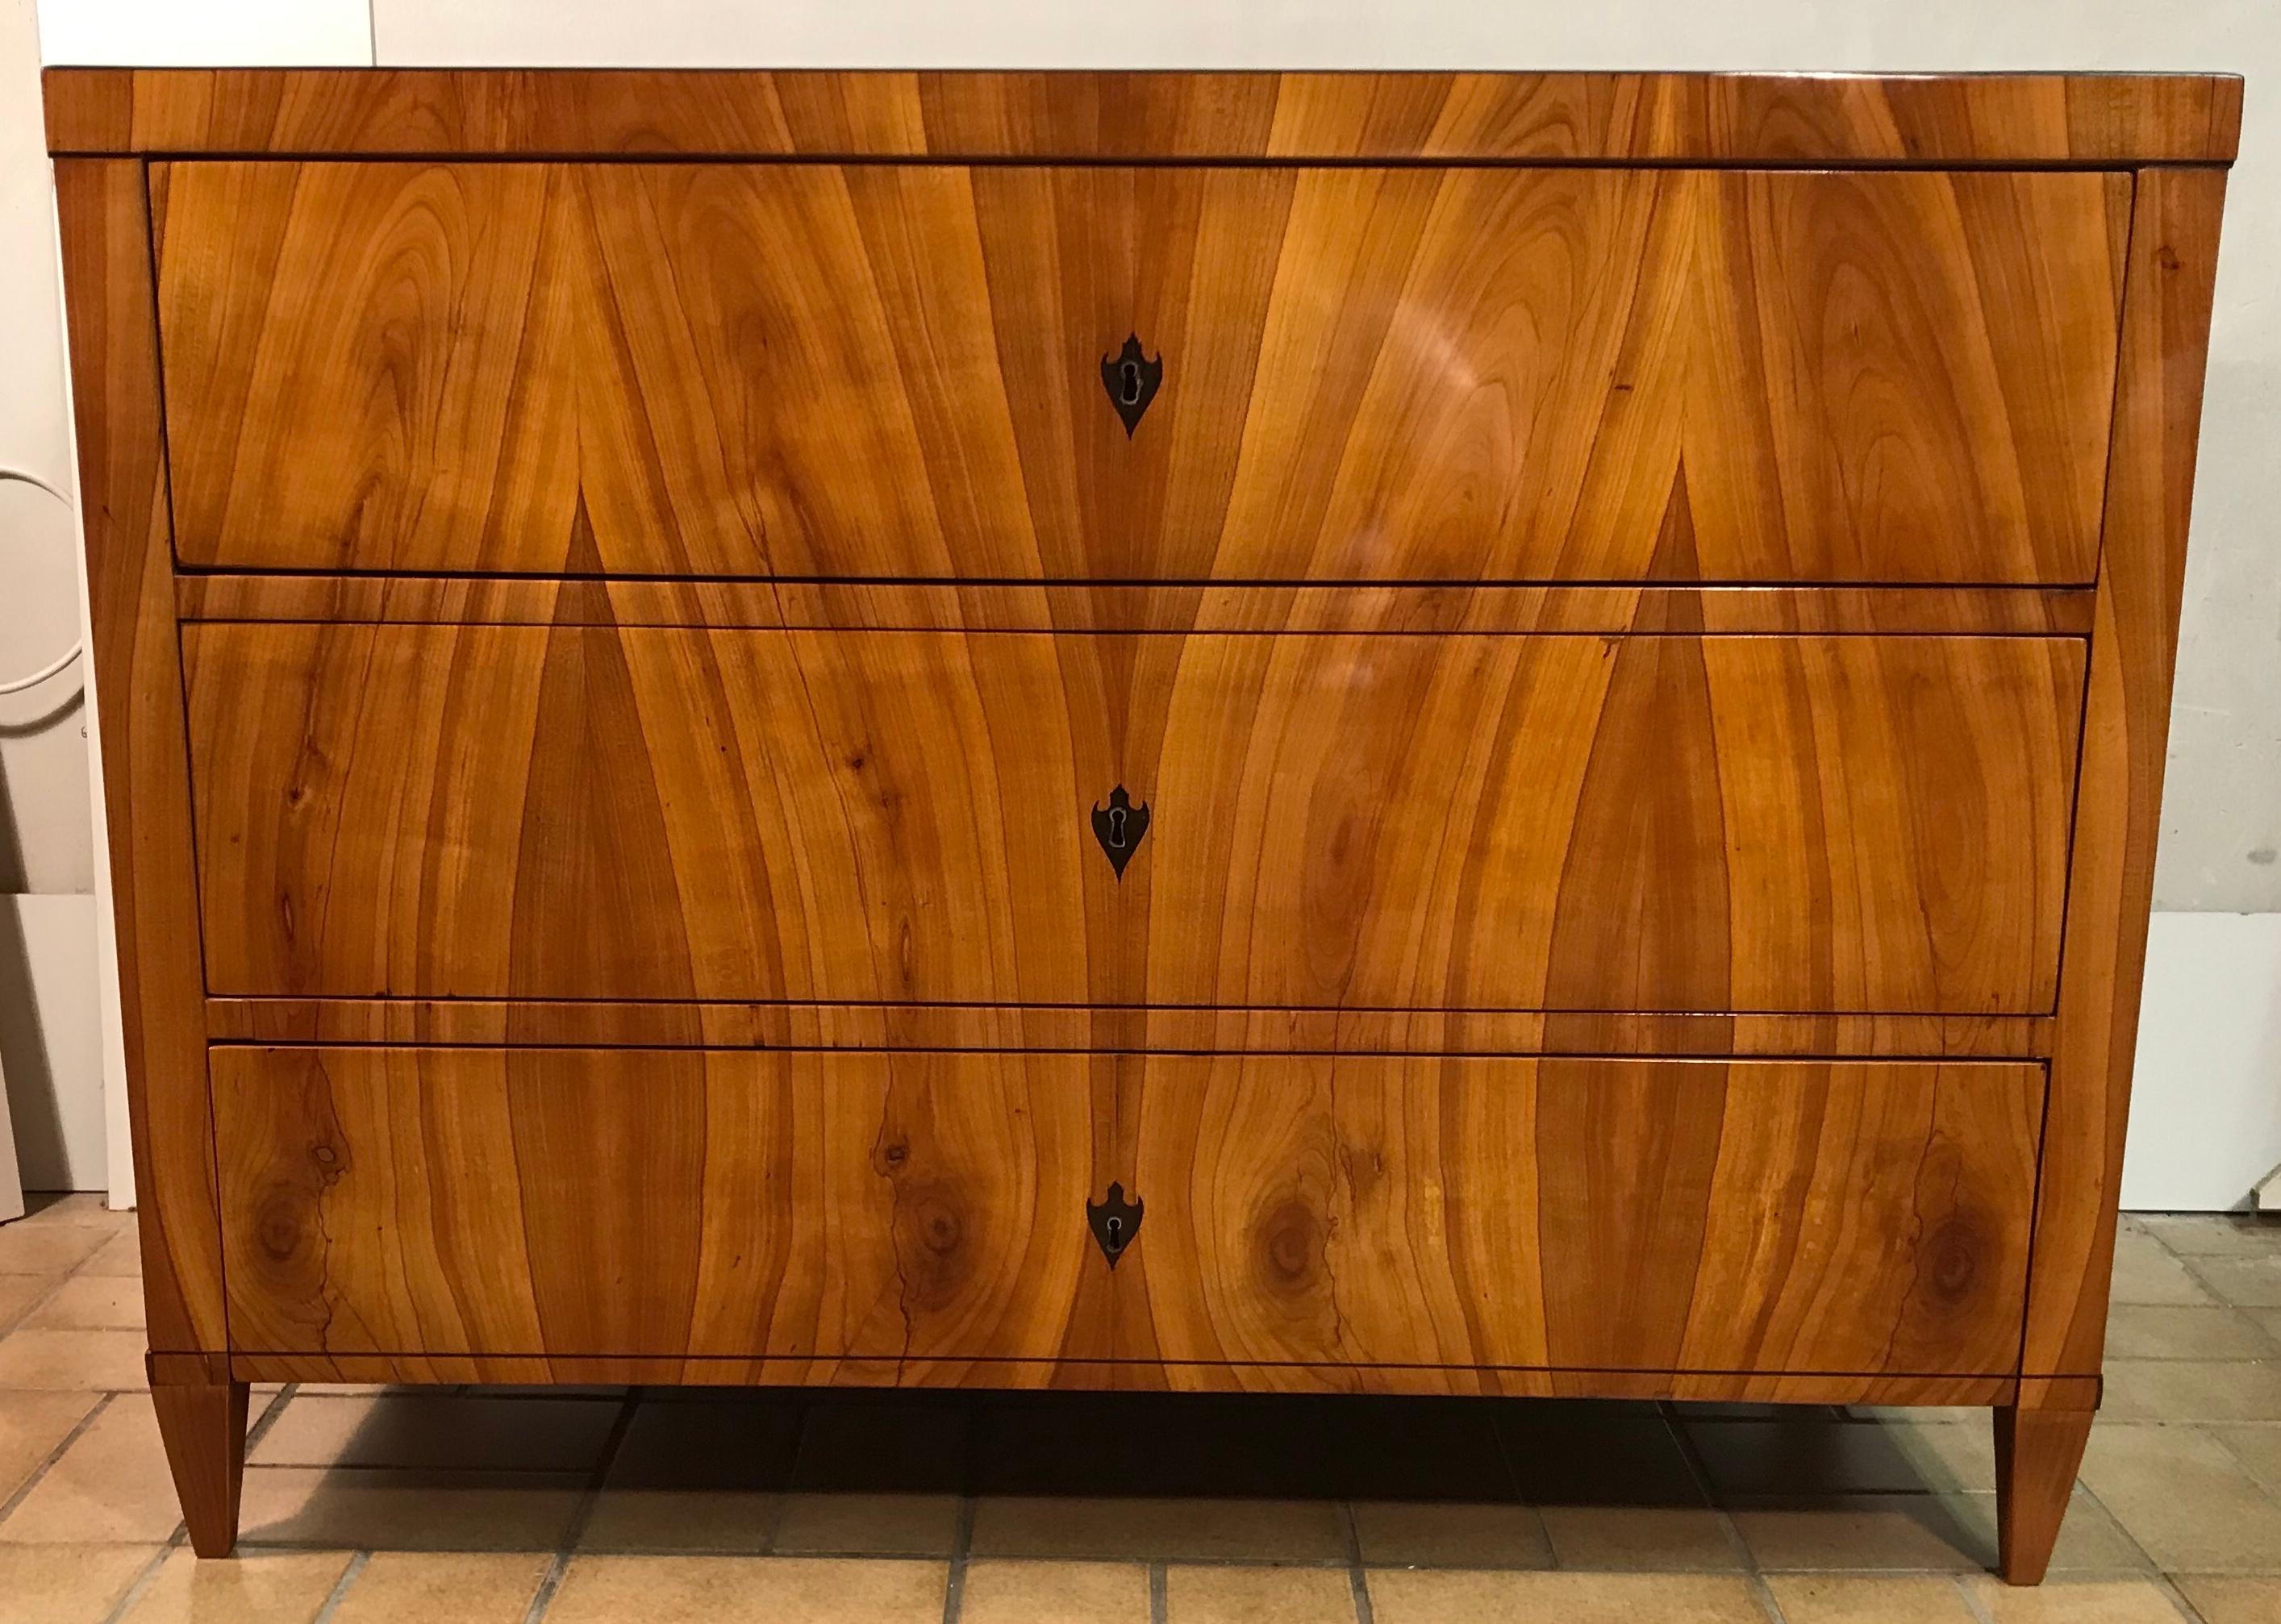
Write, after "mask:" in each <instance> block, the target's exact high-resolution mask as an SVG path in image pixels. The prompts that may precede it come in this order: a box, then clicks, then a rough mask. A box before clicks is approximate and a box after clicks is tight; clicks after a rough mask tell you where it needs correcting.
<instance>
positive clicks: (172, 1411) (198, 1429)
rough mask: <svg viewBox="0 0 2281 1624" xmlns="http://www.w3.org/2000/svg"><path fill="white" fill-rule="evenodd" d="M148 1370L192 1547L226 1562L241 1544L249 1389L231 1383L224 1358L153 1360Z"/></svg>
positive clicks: (161, 1357) (170, 1355) (169, 1356)
mask: <svg viewBox="0 0 2281 1624" xmlns="http://www.w3.org/2000/svg"><path fill="white" fill-rule="evenodd" d="M147 1367H148V1369H149V1370H150V1373H151V1405H152V1407H153V1408H155V1409H156V1410H157V1411H158V1412H159V1437H160V1439H162V1440H163V1441H164V1442H165V1443H166V1465H167V1466H168V1467H169V1468H170V1469H171V1470H172V1471H173V1473H174V1494H175V1497H177V1498H179V1499H180V1500H181V1501H182V1521H183V1523H184V1524H185V1525H186V1526H187V1527H188V1528H189V1534H190V1548H191V1549H192V1550H193V1551H197V1553H198V1554H199V1555H200V1556H202V1557H226V1556H228V1554H229V1553H230V1551H231V1549H232V1547H234V1546H235V1545H236V1543H237V1497H238V1490H239V1488H240V1487H241V1486H242V1485H243V1484H244V1481H245V1396H246V1391H247V1389H246V1384H245V1383H244V1382H233V1381H232V1380H230V1378H229V1374H228V1373H229V1362H228V1358H227V1356H225V1355H222V1354H196V1353H154V1354H152V1355H151V1356H150V1358H149V1360H148V1361H147Z"/></svg>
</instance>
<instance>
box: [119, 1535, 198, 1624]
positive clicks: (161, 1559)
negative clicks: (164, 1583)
mask: <svg viewBox="0 0 2281 1624" xmlns="http://www.w3.org/2000/svg"><path fill="white" fill-rule="evenodd" d="M188 1536H189V1529H187V1528H184V1527H183V1526H182V1524H180V1523H176V1524H175V1525H174V1533H173V1534H172V1535H169V1536H168V1537H167V1540H166V1543H165V1544H163V1545H161V1546H159V1549H158V1550H157V1551H155V1552H153V1553H152V1555H151V1559H150V1560H149V1561H148V1562H145V1563H144V1564H143V1571H142V1572H140V1573H138V1574H135V1582H134V1583H132V1584H130V1585H128V1587H127V1592H126V1594H125V1595H123V1596H121V1597H120V1598H119V1600H118V1602H117V1603H116V1604H115V1605H113V1606H112V1609H111V1611H110V1612H106V1613H104V1615H103V1624H118V1621H119V1620H120V1619H123V1618H125V1617H126V1616H127V1615H128V1612H130V1611H131V1610H133V1609H134V1608H135V1606H136V1605H139V1604H140V1603H141V1602H142V1600H143V1597H145V1596H147V1595H148V1594H150V1590H151V1586H152V1585H154V1584H156V1583H158V1582H159V1569H160V1568H162V1567H164V1566H166V1564H167V1562H168V1561H169V1560H171V1559H173V1557H174V1552H176V1551H180V1550H181V1549H182V1542H183V1540H184V1539H186V1538H187V1537H188Z"/></svg>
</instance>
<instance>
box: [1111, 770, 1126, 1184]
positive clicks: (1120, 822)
mask: <svg viewBox="0 0 2281 1624" xmlns="http://www.w3.org/2000/svg"><path fill="white" fill-rule="evenodd" d="M1126 815H1127V814H1126V812H1125V809H1124V808H1123V807H1121V806H1113V807H1111V808H1110V811H1109V843H1110V845H1112V846H1114V847H1116V848H1117V850H1119V851H1122V850H1125V817H1126ZM1109 1221H1110V1223H1115V1222H1116V1221H1117V1220H1115V1219H1113V1218H1112V1219H1110V1220H1109Z"/></svg>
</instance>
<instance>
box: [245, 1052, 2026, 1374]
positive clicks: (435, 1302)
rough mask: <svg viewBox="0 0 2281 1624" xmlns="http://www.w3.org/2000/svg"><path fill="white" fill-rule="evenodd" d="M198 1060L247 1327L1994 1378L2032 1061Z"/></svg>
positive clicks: (2008, 1359) (327, 1342)
mask: <svg viewBox="0 0 2281 1624" xmlns="http://www.w3.org/2000/svg"><path fill="white" fill-rule="evenodd" d="M213 1087H214V1101H215V1109H216V1127H217V1132H218V1135H219V1143H220V1174H221V1183H222V1191H221V1205H222V1224H223V1234H224V1239H225V1250H226V1262H227V1274H228V1286H229V1311H230V1337H231V1342H232V1344H233V1346H235V1347H236V1348H238V1349H240V1350H242V1351H261V1352H289V1353H318V1352H322V1353H332V1354H349V1353H360V1352H382V1353H432V1354H440V1353H458V1352H480V1353H495V1354H557V1355H569V1354H645V1355H683V1354H687V1355H692V1356H699V1357H724V1358H746V1357H754V1356H757V1355H762V1354H767V1355H771V1356H777V1357H784V1358H815V1359H818V1360H835V1359H844V1358H853V1359H874V1360H897V1361H916V1362H917V1363H916V1364H915V1365H913V1366H910V1367H909V1368H908V1369H907V1370H906V1371H905V1373H904V1374H903V1376H902V1378H901V1379H904V1380H908V1381H916V1382H928V1381H947V1382H955V1381H957V1380H959V1379H960V1373H959V1370H958V1368H957V1366H958V1362H960V1361H965V1360H977V1359H1002V1360H1017V1361H1034V1362H1035V1363H1034V1364H1032V1366H1029V1367H1028V1368H1027V1369H1026V1371H1023V1370H1016V1371H1015V1372H1013V1373H1012V1374H1011V1377H1010V1379H1013V1380H1017V1381H1022V1380H1031V1381H1036V1382H1045V1381H1047V1380H1048V1379H1050V1376H1051V1362H1052V1361H1055V1360H1057V1359H1102V1358H1127V1359H1146V1360H1150V1361H1156V1360H1162V1361H1166V1362H1168V1363H1169V1364H1171V1366H1174V1368H1173V1369H1171V1371H1169V1372H1168V1373H1167V1379H1168V1380H1170V1381H1171V1382H1174V1383H1179V1382H1181V1380H1182V1377H1181V1375H1180V1374H1179V1369H1178V1366H1181V1365H1197V1366H1230V1365H1233V1366H1257V1367H1271V1366H1443V1367H1449V1366H1510V1367H1538V1368H1545V1367H1550V1368H1574V1369H1609V1370H1623V1369H1635V1370H1673V1371H1690V1370H1699V1371H1815V1372H1827V1373H1887V1372H1890V1373H1893V1374H1982V1375H1993V1374H2003V1373H2005V1372H2007V1371H2010V1370H2013V1369H2014V1368H2015V1367H2016V1364H2017V1358H2018V1352H2019V1328H2020V1312H2021V1307H2022V1289H2023V1282H2024V1280H2025V1277H2026V1267H2027V1239H2028V1235H2027V1231H2028V1220H2029V1214H2030V1206H2031V1204H2032V1198H2033V1195H2034V1188H2035V1168H2036V1157H2037V1124H2038V1122H2039V1120H2040V1118H2041V1112H2042V1096H2043V1082H2042V1072H2041V1068H2040V1067H2038V1066H2028V1065H2007V1064H1996V1063H1986V1062H1958V1063H1949V1064H1944V1065H1933V1064H1928V1063H1915V1062H1865V1063H1857V1064H1846V1065H1829V1064H1821V1063H1815V1062H1805V1061H1772V1062H1752V1063H1748V1064H1731V1065H1728V1064H1718V1063H1712V1062H1703V1061H1670V1060H1641V1061H1621V1060H1597V1059H1593V1060H1585V1059H1577V1060H1551V1059H1546V1060H1529V1059H1449V1058H1432V1059H1410V1060H1400V1061H1397V1060H1390V1059H1386V1058H1342V1059H1335V1060H1334V1059H1330V1058H1303V1057H1296V1056H1269V1057H1248V1058H1233V1057H1224V1058H1164V1057H1156V1058H1145V1059H1144V1058H1137V1057H1126V1058H1110V1057H1097V1056H1084V1055H1059V1056H975V1055H967V1056H944V1055H913V1054H902V1055H896V1056H893V1057H888V1056H881V1055H863V1054H834V1055H819V1054H815V1053H772V1054H762V1053H753V1052H740V1051H688V1050H684V1051H626V1050H615V1051H578V1050H551V1051H498V1050H437V1049H429V1050H376V1049H305V1050H290V1049H274V1050H263V1049H219V1050H216V1051H214V1053H213ZM1112 1100H1113V1101H1114V1104H1110V1101H1112ZM1096 1101H1098V1102H1100V1108H1099V1109H1098V1111H1096V1105H1095V1102H1096ZM1112 1181H1113V1182H1114V1183H1116V1184H1117V1186H1118V1189H1117V1192H1115V1194H1114V1198H1115V1199H1121V1200H1122V1201H1124V1202H1125V1203H1126V1204H1128V1205H1130V1204H1131V1203H1133V1201H1134V1200H1135V1199H1136V1198H1137V1202H1138V1210H1139V1218H1138V1227H1137V1228H1134V1229H1133V1231H1132V1232H1131V1233H1132V1236H1133V1238H1132V1239H1131V1241H1130V1242H1129V1243H1127V1244H1126V1245H1125V1247H1124V1249H1123V1250H1122V1251H1121V1252H1120V1253H1119V1255H1118V1258H1117V1265H1116V1266H1115V1267H1114V1268H1112V1267H1111V1266H1110V1263H1109V1261H1108V1258H1107V1252H1106V1249H1105V1248H1103V1247H1102V1245H1100V1244H1099V1243H1096V1241H1095V1238H1094V1229H1093V1223H1092V1220H1089V1218H1088V1211H1087V1209H1088V1207H1089V1206H1099V1207H1102V1208H1108V1207H1110V1205H1111V1202H1112V1192H1111V1191H1110V1189H1109V1185H1110V1183H1111V1182H1112ZM929 1361H940V1362H942V1363H941V1365H940V1366H939V1367H933V1368H930V1367H928V1366H927V1362H929ZM989 1379H990V1380H992V1381H994V1382H1002V1381H1005V1380H1008V1379H1009V1371H1008V1369H1007V1368H1006V1367H1005V1366H998V1367H996V1368H995V1369H994V1372H993V1374H991V1376H990V1378H989ZM1366 1381H1367V1379H1366V1378H1365V1384H1366ZM1259 1383H1260V1384H1261V1385H1275V1384H1277V1381H1276V1378H1275V1376H1274V1375H1273V1374H1272V1371H1269V1372H1265V1373H1264V1374H1262V1375H1261V1377H1260V1378H1259Z"/></svg>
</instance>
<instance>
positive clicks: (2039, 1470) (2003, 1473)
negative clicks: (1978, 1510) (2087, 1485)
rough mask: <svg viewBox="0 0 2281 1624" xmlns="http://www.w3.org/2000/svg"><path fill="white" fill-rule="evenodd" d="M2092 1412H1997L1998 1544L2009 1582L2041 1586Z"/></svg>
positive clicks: (2018, 1408) (2013, 1408) (2011, 1408)
mask: <svg viewBox="0 0 2281 1624" xmlns="http://www.w3.org/2000/svg"><path fill="white" fill-rule="evenodd" d="M2094 1413H2095V1412H2093V1411H2090V1410H2045V1409H2037V1408H2032V1407H2029V1406H2024V1405H1999V1407H1998V1408H1997V1411H1996V1545H1997V1551H1998V1559H1997V1560H1998V1566H1999V1567H2000V1568H2001V1569H2002V1570H2003V1574H2004V1579H2005V1582H2007V1583H2009V1584H2040V1583H2042V1582H2043V1578H2044V1570H2045V1568H2047V1567H2049V1566H2051V1562H2052V1547H2053V1545H2054V1544H2056V1543H2058V1541H2059V1536H2060V1520H2061V1518H2063V1517H2065V1516H2066V1515H2067V1508H2068V1496H2069V1495H2071V1494H2073V1493H2074V1492H2075V1476H2076V1470H2077V1469H2078V1468H2079V1467H2081V1466H2082V1465H2083V1449H2084V1444H2085V1443H2088V1442H2089V1441H2090V1439H2091V1420H2092V1415H2093V1414H2094Z"/></svg>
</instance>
